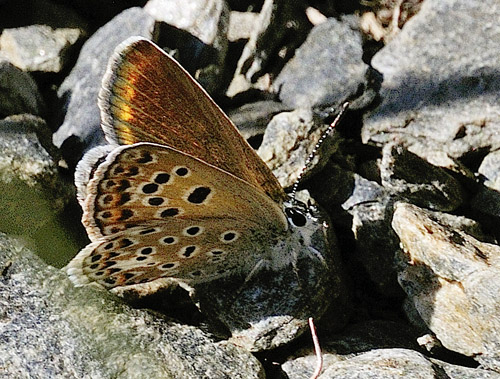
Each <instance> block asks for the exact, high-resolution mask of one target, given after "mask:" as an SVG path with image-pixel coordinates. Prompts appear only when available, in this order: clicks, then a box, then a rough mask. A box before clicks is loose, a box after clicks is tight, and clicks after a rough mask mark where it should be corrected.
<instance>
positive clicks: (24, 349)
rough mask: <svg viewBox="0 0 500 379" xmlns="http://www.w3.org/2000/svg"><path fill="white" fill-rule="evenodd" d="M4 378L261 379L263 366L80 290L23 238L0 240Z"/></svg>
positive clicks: (106, 296) (195, 333) (104, 295)
mask: <svg viewBox="0 0 500 379" xmlns="http://www.w3.org/2000/svg"><path fill="white" fill-rule="evenodd" d="M0 267H1V273H2V275H1V279H0V304H1V307H0V309H1V311H0V315H1V316H0V317H1V319H2V327H1V328H0V367H2V376H4V377H11V378H14V377H15V378H20V377H23V378H24V377H30V378H48V377H52V378H54V377H81V378H83V377H89V378H113V377H123V378H125V377H126V378H132V377H135V378H200V377H209V378H222V377H227V378H228V377H235V378H262V377H263V376H264V374H263V370H262V367H261V365H260V363H259V362H258V361H257V360H256V359H255V358H254V357H253V356H252V355H251V354H250V353H248V352H245V351H244V350H243V349H240V348H237V347H236V346H234V345H232V344H229V343H227V342H215V341H214V340H213V339H212V338H211V337H210V336H209V335H207V334H206V333H203V332H202V331H200V330H199V329H197V328H195V327H192V326H187V325H181V324H179V323H177V322H175V321H173V320H169V319H166V318H164V317H161V316H159V315H156V314H153V313H150V312H147V311H145V310H138V309H133V308H131V307H129V306H127V305H125V304H124V303H123V302H122V301H120V300H119V299H117V298H116V297H115V296H113V295H111V294H110V293H108V292H107V291H103V290H100V289H97V288H93V287H86V288H75V287H73V285H72V284H71V283H70V282H69V280H68V279H67V277H66V275H65V274H64V273H63V272H62V271H59V270H56V269H55V268H53V267H51V266H47V265H46V264H44V263H43V262H41V261H40V259H38V258H37V257H36V256H34V255H33V254H32V253H31V252H30V251H28V250H27V249H26V248H24V247H22V245H20V244H19V243H18V242H17V241H15V240H12V239H8V238H6V237H5V236H4V235H0Z"/></svg>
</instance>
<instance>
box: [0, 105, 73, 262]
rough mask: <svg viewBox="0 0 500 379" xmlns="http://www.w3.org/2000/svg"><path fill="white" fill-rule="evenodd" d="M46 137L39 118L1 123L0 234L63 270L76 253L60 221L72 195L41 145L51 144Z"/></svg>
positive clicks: (71, 189)
mask: <svg viewBox="0 0 500 379" xmlns="http://www.w3.org/2000/svg"><path fill="white" fill-rule="evenodd" d="M48 133H49V130H48V128H47V125H46V124H45V122H44V121H43V120H42V119H40V118H38V117H34V116H30V115H20V116H13V117H9V118H6V119H4V120H1V121H0V193H2V196H1V198H0V231H2V232H5V233H9V234H12V235H16V236H19V237H21V238H22V239H23V240H24V241H25V243H26V244H28V245H29V246H31V247H32V248H33V249H34V250H35V251H37V252H38V253H39V254H40V255H41V256H43V257H44V259H46V260H47V261H49V262H51V263H53V264H58V265H63V264H64V263H65V262H67V260H68V259H69V258H70V257H71V256H72V255H73V254H74V252H75V251H77V250H78V248H79V246H78V245H77V243H76V241H75V240H73V239H72V237H71V234H70V233H68V228H66V227H64V226H63V225H62V224H61V222H60V219H59V217H61V215H62V214H63V212H64V210H65V207H66V206H67V205H68V204H69V203H70V202H72V201H74V199H75V191H74V187H73V185H72V183H71V181H70V180H67V179H65V178H64V177H62V176H61V174H60V173H59V170H58V166H57V162H55V161H54V159H53V158H52V157H51V156H50V155H49V153H48V152H47V150H46V148H44V146H42V144H41V142H40V141H45V145H46V146H47V145H48V143H50V136H49V135H48ZM37 134H38V135H40V136H41V137H40V138H39V137H38V136H37ZM43 135H45V138H44V137H43ZM47 142H48V143H47ZM50 150H52V149H50V146H49V151H50ZM72 221H73V222H75V221H76V220H72Z"/></svg>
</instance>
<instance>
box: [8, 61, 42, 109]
mask: <svg viewBox="0 0 500 379" xmlns="http://www.w3.org/2000/svg"><path fill="white" fill-rule="evenodd" d="M44 110H45V104H44V101H43V98H42V95H41V94H40V92H39V91H38V86H37V84H36V82H35V81H34V80H33V78H32V77H31V76H30V74H28V73H26V72H23V71H21V70H20V69H18V68H17V67H14V65H12V64H11V63H9V62H7V61H5V60H2V59H0V117H2V116H3V117H5V116H10V115H13V114H20V113H31V114H33V115H37V116H39V115H41V114H43V112H44Z"/></svg>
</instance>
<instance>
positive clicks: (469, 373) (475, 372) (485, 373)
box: [431, 358, 500, 379]
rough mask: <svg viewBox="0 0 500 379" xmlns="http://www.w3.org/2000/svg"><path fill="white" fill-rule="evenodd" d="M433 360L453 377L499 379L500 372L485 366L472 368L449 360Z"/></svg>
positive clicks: (457, 378) (432, 360) (460, 378)
mask: <svg viewBox="0 0 500 379" xmlns="http://www.w3.org/2000/svg"><path fill="white" fill-rule="evenodd" d="M431 362H432V363H434V365H436V366H438V367H439V371H441V372H443V371H444V372H445V373H446V375H448V377H449V378H453V379H469V378H470V379H497V378H500V374H499V373H497V372H495V371H490V370H485V369H483V368H480V367H478V368H471V367H465V366H458V365H453V364H450V363H448V362H444V361H440V360H437V359H432V358H431Z"/></svg>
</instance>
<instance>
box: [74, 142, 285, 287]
mask: <svg viewBox="0 0 500 379" xmlns="http://www.w3.org/2000/svg"><path fill="white" fill-rule="evenodd" d="M96 157H97V156H96ZM97 161H98V162H100V164H98V167H97V168H94V173H93V176H92V178H90V180H89V181H88V184H87V186H86V187H85V193H86V194H87V196H86V198H85V201H84V203H83V209H84V215H83V223H84V225H85V226H86V228H87V231H88V233H89V237H90V238H91V240H92V241H93V243H92V244H90V245H89V246H87V247H86V248H85V249H84V250H82V251H81V252H80V253H79V254H78V256H77V257H76V258H75V259H74V260H73V261H72V262H71V263H70V272H71V273H72V276H73V277H78V276H81V278H79V279H78V280H76V281H80V282H81V281H82V280H83V281H97V282H99V283H101V284H103V285H105V286H107V287H114V286H117V285H130V284H139V283H141V282H144V281H150V280H155V279H157V278H161V277H176V278H181V279H186V280H191V281H197V280H207V278H215V277H220V276H223V275H224V273H227V272H237V271H238V267H237V266H238V262H240V263H239V265H240V266H242V267H241V268H243V266H244V264H243V265H242V264H241V262H245V255H244V254H248V256H255V254H254V253H255V252H252V253H251V254H249V253H250V251H249V250H248V249H258V246H262V247H264V249H265V246H266V244H265V243H263V241H264V242H269V244H271V243H273V242H275V241H273V239H276V236H280V235H283V234H284V233H285V231H286V230H287V221H286V219H285V217H284V214H283V211H282V210H281V209H280V208H279V207H278V205H277V204H276V203H274V202H273V201H272V200H271V199H269V197H268V196H267V195H266V194H264V192H262V191H261V190H260V189H258V188H255V187H253V186H251V185H250V184H248V183H246V182H244V181H242V180H241V179H239V178H236V177H235V176H233V175H231V174H229V173H226V172H224V171H222V170H220V169H218V168H216V167H213V166H211V165H208V164H206V163H204V162H202V161H200V160H198V159H196V158H194V157H191V156H189V155H186V154H184V153H182V152H179V151H176V150H174V149H171V148H169V147H167V146H161V145H156V144H152V143H139V144H134V145H131V146H120V147H117V148H115V149H114V150H113V151H112V152H111V153H109V154H108V155H107V157H106V158H105V159H104V160H102V159H99V158H97ZM90 162H92V161H90V160H89V165H90V164H91V163H90ZM93 164H94V165H96V163H95V162H94V163H93ZM80 171H88V167H85V165H79V167H78V172H77V176H82V175H83V174H81V173H80ZM250 261H251V260H250ZM250 261H249V263H252V262H250ZM253 263H255V262H253ZM124 283H126V284H124Z"/></svg>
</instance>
